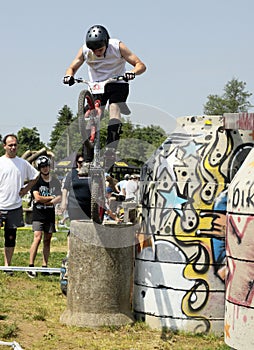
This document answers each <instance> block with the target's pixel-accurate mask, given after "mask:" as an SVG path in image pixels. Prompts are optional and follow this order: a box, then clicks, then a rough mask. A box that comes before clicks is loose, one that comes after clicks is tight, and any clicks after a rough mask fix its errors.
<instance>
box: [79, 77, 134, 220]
mask: <svg viewBox="0 0 254 350" xmlns="http://www.w3.org/2000/svg"><path fill="white" fill-rule="evenodd" d="M74 80H75V82H76V83H84V84H87V86H88V89H85V90H82V91H81V92H80V94H79V98H78V119H79V128H80V132H81V136H82V139H83V146H84V147H83V153H84V157H85V158H86V159H87V160H88V163H89V169H88V174H89V176H90V178H91V217H92V220H93V221H94V222H96V223H99V224H101V223H102V221H103V216H104V211H105V170H108V169H105V167H103V166H102V164H101V157H100V120H101V118H102V117H103V112H104V111H103V109H102V106H101V98H102V95H103V93H104V89H105V86H106V85H107V84H108V83H111V82H116V81H120V80H124V81H127V79H126V78H125V77H124V76H116V77H113V78H109V79H107V80H105V81H101V82H90V81H88V80H86V79H83V78H75V79H74ZM104 160H105V159H104ZM104 165H105V164H104Z"/></svg>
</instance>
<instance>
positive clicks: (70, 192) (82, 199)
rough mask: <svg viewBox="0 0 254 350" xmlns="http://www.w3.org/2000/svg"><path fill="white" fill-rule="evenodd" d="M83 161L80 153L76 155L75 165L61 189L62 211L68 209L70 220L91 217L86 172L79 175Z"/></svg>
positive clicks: (88, 181) (88, 183)
mask: <svg viewBox="0 0 254 350" xmlns="http://www.w3.org/2000/svg"><path fill="white" fill-rule="evenodd" d="M83 162H84V158H83V156H82V155H81V154H77V156H76V167H75V168H73V169H72V170H71V171H70V172H69V173H68V174H67V176H66V179H65V181H64V185H63V191H62V203H61V209H62V211H64V210H66V209H67V211H68V215H69V219H70V220H82V219H83V220H84V219H90V218H91V192H90V178H89V177H88V174H82V175H79V170H80V168H81V166H82V163H83Z"/></svg>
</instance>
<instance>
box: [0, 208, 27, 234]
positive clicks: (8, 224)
mask: <svg viewBox="0 0 254 350" xmlns="http://www.w3.org/2000/svg"><path fill="white" fill-rule="evenodd" d="M0 210H1V209H0ZM2 211H7V214H6V215H5V219H4V222H5V226H4V227H5V228H12V229H13V228H17V227H22V226H25V224H24V220H23V209H22V207H19V208H17V209H11V210H4V209H2Z"/></svg>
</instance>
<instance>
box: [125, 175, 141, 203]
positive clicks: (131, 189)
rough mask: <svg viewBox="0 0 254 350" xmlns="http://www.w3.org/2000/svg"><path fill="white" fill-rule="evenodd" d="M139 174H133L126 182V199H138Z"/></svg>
mask: <svg viewBox="0 0 254 350" xmlns="http://www.w3.org/2000/svg"><path fill="white" fill-rule="evenodd" d="M138 179H139V177H138V175H135V174H134V175H131V177H130V180H129V181H128V182H127V183H126V186H125V191H126V196H125V200H134V201H137V194H138V187H139V186H138Z"/></svg>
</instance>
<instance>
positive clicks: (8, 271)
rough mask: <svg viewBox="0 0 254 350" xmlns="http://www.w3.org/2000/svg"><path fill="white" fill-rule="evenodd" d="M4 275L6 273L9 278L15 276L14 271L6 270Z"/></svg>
mask: <svg viewBox="0 0 254 350" xmlns="http://www.w3.org/2000/svg"><path fill="white" fill-rule="evenodd" d="M4 273H5V274H6V275H7V276H13V271H10V270H4Z"/></svg>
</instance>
